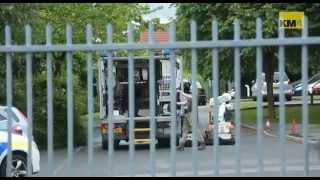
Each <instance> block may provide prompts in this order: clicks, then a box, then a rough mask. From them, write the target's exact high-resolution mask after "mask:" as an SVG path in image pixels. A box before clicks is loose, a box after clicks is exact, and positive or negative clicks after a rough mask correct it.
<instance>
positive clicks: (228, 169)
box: [37, 108, 320, 176]
mask: <svg viewBox="0 0 320 180" xmlns="http://www.w3.org/2000/svg"><path fill="white" fill-rule="evenodd" d="M205 109H206V108H200V112H199V118H200V119H201V122H202V126H204V125H205V122H206V120H207V116H208V113H207V112H206V110H205ZM256 148H257V146H256V132H255V131H252V130H249V129H244V128H242V129H241V147H240V150H241V171H242V175H244V176H257V174H258V169H257V162H258V161H257V160H258V159H257V155H256V152H257V151H256ZM219 149H220V166H219V169H220V175H221V176H236V174H235V168H236V165H235V146H229V145H225V146H220V148H219ZM128 152H129V151H128V147H123V148H122V149H120V150H116V151H115V152H114V161H113V164H114V166H113V171H112V172H113V176H128V159H129V153H128ZM279 154H280V149H279V146H278V141H277V139H274V138H272V137H268V136H264V141H263V159H264V170H265V173H263V175H264V176H280V155H279ZM107 156H108V152H107V151H104V150H102V149H101V145H100V143H99V142H97V143H96V146H95V148H94V165H93V167H88V151H87V148H86V147H80V148H77V149H76V153H75V161H74V164H73V167H74V171H73V172H74V174H72V176H108V174H107V163H108V159H107ZM46 158H47V153H46V152H41V172H40V173H39V174H38V175H37V176H47V175H48V174H47V172H48V170H47V162H46ZM286 158H287V170H288V175H289V176H303V170H304V169H303V168H304V166H303V165H304V164H303V163H304V152H303V145H302V144H298V143H294V142H287V144H286ZM176 160H177V164H176V170H177V174H176V175H177V176H192V148H191V147H190V148H185V151H184V152H177V154H176ZM54 161H55V162H54V169H52V170H50V172H53V173H55V176H68V173H69V172H70V171H69V170H68V168H67V167H68V163H67V150H66V149H64V150H56V151H55V158H54ZM149 162H150V159H149V149H148V146H139V147H136V151H135V166H134V172H135V174H136V175H137V176H149V175H150V174H149V173H150V164H149ZM309 165H310V175H311V176H320V147H318V149H316V147H315V145H310V164H309ZM214 168H215V167H214V159H213V147H212V146H208V147H207V149H205V150H204V151H199V152H198V170H199V171H198V172H199V175H200V176H212V175H213V169H214ZM170 169H171V166H170V148H169V147H164V148H158V149H157V151H156V173H157V176H170ZM89 171H91V172H92V174H91V175H90V173H89Z"/></svg>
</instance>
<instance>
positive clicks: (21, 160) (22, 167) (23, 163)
mask: <svg viewBox="0 0 320 180" xmlns="http://www.w3.org/2000/svg"><path fill="white" fill-rule="evenodd" d="M0 169H1V172H0V174H1V175H0V176H1V177H6V176H7V175H6V174H7V172H6V169H7V158H5V159H4V160H3V163H2V164H1V167H0ZM27 170H28V168H27V160H26V158H25V157H24V156H22V155H20V154H13V155H12V172H11V175H10V177H26V176H27Z"/></svg>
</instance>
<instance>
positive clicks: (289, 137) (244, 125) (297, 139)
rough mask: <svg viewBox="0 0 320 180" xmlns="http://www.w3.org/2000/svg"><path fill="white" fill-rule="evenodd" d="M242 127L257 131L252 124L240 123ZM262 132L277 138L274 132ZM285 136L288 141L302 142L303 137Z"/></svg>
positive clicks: (311, 141) (313, 141) (314, 142)
mask: <svg viewBox="0 0 320 180" xmlns="http://www.w3.org/2000/svg"><path fill="white" fill-rule="evenodd" d="M241 126H242V127H243V128H247V129H251V130H254V131H257V128H256V127H254V126H250V125H246V124H242V125H241ZM263 133H264V134H265V135H266V136H270V137H273V138H278V136H277V135H275V134H272V133H270V132H268V131H266V130H263ZM286 138H287V140H289V141H293V142H296V143H300V144H302V143H303V138H300V137H295V136H291V135H286ZM308 143H309V144H316V143H319V141H315V140H309V141H308Z"/></svg>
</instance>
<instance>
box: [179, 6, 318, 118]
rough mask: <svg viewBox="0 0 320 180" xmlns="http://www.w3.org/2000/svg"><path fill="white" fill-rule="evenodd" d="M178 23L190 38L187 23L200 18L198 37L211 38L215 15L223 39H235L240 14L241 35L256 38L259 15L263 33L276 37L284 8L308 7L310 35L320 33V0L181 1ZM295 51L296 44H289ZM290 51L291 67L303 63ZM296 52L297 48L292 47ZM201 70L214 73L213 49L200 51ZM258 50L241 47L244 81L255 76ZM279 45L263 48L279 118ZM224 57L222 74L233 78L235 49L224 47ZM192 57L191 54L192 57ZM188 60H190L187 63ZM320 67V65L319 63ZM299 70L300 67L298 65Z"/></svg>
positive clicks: (271, 105)
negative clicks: (282, 0) (299, 0)
mask: <svg viewBox="0 0 320 180" xmlns="http://www.w3.org/2000/svg"><path fill="white" fill-rule="evenodd" d="M175 5H176V7H177V13H176V14H177V26H178V28H179V30H178V37H179V38H180V39H187V40H188V37H190V33H189V30H188V28H187V27H189V21H190V19H191V18H193V19H194V20H196V21H197V24H199V27H198V39H199V40H210V38H211V22H212V19H213V16H215V18H216V19H217V20H218V22H219V39H232V38H233V21H234V19H235V18H238V19H239V20H240V22H241V38H243V39H248V38H255V22H256V21H255V20H256V18H257V17H261V18H262V19H263V27H264V29H263V37H264V38H274V37H277V35H278V13H279V11H281V10H283V11H284V10H296V11H304V12H305V15H306V16H308V17H309V21H310V22H312V23H310V24H311V26H310V35H311V34H313V35H315V34H317V32H319V29H320V24H319V20H320V17H319V14H318V9H319V7H320V6H319V4H292V3H290V4H261V3H257V4H248V3H243V4H236V3H235V4H221V3H210V4H197V3H177V4H175ZM318 34H319V33H318ZM287 35H289V36H297V35H299V31H288V32H287ZM287 49H288V50H291V51H292V48H287ZM291 51H289V52H288V51H287V53H286V54H287V59H290V61H289V62H288V61H287V63H286V66H287V67H292V66H293V64H299V63H300V58H299V56H296V55H293V54H295V53H291ZM292 52H294V51H292ZM199 54H200V55H199V57H201V58H200V59H199V73H200V74H201V75H202V76H204V77H205V78H210V77H211V73H208V72H211V71H210V65H209V63H210V62H211V61H210V57H211V56H210V51H204V52H203V53H202V54H201V52H200V53H199ZM254 54H255V50H254V49H252V48H243V49H242V50H241V59H242V60H241V66H242V69H241V73H242V75H243V79H244V81H243V82H244V83H249V82H250V79H253V78H254V77H255V73H254V71H253V69H254V68H252V66H254V65H255V63H254V62H255V60H254ZM276 55H277V48H275V47H266V48H263V59H264V64H263V67H264V71H265V73H266V81H267V96H268V105H269V106H268V108H269V116H270V119H271V120H273V119H274V118H275V113H274V99H273V87H272V84H273V73H274V71H275V68H276V62H277V57H276ZM310 57H311V58H310V60H311V61H310V63H315V59H316V58H317V57H319V55H318V53H317V52H316V51H311V52H310ZM219 58H220V61H223V62H224V63H222V64H221V68H220V69H221V70H220V77H222V78H224V79H225V78H226V79H228V78H230V73H229V72H228V71H230V69H232V61H231V60H232V58H233V51H230V50H227V49H222V50H220V56H219ZM189 59H190V58H189ZM187 64H188V63H187ZM315 69H316V70H319V66H316V67H315ZM295 70H296V72H291V73H292V74H297V73H298V72H297V71H299V70H300V69H295Z"/></svg>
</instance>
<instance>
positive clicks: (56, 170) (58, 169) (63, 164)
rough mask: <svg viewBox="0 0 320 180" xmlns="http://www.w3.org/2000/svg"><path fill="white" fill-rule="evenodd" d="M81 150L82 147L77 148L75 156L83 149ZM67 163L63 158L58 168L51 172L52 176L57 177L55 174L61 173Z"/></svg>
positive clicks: (66, 159)
mask: <svg viewBox="0 0 320 180" xmlns="http://www.w3.org/2000/svg"><path fill="white" fill-rule="evenodd" d="M83 148H84V146H80V147H78V148H77V149H76V150H75V154H76V153H78V152H79V151H81V149H83ZM67 161H68V157H67V158H65V159H64V161H63V162H62V163H61V164H60V166H58V167H57V168H56V169H55V171H54V172H53V174H54V175H57V173H58V172H59V171H61V170H62V168H63V167H64V166H65V165H66V163H67Z"/></svg>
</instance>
